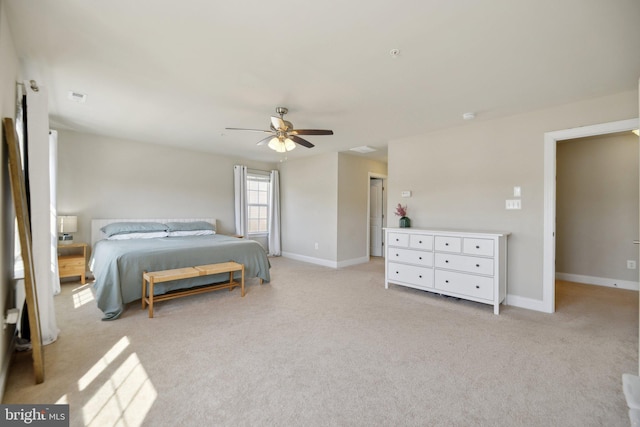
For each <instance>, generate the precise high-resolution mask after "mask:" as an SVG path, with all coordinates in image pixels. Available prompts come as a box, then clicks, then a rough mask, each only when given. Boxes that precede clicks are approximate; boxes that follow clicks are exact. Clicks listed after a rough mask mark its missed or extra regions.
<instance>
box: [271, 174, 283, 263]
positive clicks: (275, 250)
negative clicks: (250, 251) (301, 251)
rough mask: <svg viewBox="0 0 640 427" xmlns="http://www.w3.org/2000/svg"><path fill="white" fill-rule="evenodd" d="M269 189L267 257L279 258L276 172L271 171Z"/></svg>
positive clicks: (278, 190) (278, 204) (280, 251)
mask: <svg viewBox="0 0 640 427" xmlns="http://www.w3.org/2000/svg"><path fill="white" fill-rule="evenodd" d="M269 189H270V194H269V255H271V256H280V255H282V249H281V247H280V246H281V244H280V243H281V241H280V172H279V171H277V170H272V171H271V185H270V186H269Z"/></svg>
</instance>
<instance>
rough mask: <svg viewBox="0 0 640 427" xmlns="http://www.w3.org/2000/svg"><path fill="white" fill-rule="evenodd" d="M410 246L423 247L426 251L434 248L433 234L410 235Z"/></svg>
mask: <svg viewBox="0 0 640 427" xmlns="http://www.w3.org/2000/svg"><path fill="white" fill-rule="evenodd" d="M409 247H410V248H415V249H422V250H424V251H432V250H433V236H427V235H423V234H412V235H410V236H409Z"/></svg>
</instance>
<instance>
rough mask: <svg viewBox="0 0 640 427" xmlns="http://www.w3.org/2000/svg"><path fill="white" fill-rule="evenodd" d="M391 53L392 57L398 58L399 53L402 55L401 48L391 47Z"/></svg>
mask: <svg viewBox="0 0 640 427" xmlns="http://www.w3.org/2000/svg"><path fill="white" fill-rule="evenodd" d="M389 55H391V57H392V58H397V57H398V55H400V49H391V51H390V52H389Z"/></svg>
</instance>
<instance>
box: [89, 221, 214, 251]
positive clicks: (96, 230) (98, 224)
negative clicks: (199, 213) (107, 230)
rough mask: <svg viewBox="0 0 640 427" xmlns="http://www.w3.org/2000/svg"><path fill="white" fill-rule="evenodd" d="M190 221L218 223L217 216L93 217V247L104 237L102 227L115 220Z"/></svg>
mask: <svg viewBox="0 0 640 427" xmlns="http://www.w3.org/2000/svg"><path fill="white" fill-rule="evenodd" d="M190 221H207V222H210V223H211V224H213V225H217V224H216V219H215V218H161V219H158V218H152V219H147V218H135V219H121V218H115V219H92V220H91V247H92V248H93V245H95V244H96V242H97V241H98V240H102V239H104V237H105V236H104V233H102V231H100V229H101V228H102V227H104V226H105V225H108V224H113V223H114V222H162V223H166V222H190Z"/></svg>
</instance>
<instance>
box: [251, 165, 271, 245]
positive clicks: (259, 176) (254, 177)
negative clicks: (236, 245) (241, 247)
mask: <svg viewBox="0 0 640 427" xmlns="http://www.w3.org/2000/svg"><path fill="white" fill-rule="evenodd" d="M252 181H253V182H261V183H266V184H267V189H266V194H265V196H266V203H251V196H250V192H251V191H254V190H251V189H250V187H251V185H250V184H249V183H250V182H252ZM270 191H271V176H270V174H269V172H266V171H259V170H251V169H249V170H247V235H250V236H266V235H268V234H269V204H270V203H271V201H270V197H269V193H270ZM252 206H258V207H264V209H266V216H265V217H264V220H265V224H266V228H265V229H264V231H262V230H260V231H250V230H251V225H250V224H251V221H252V219H254V220H255V219H256V218H253V217H252V216H251V207H252ZM258 219H263V218H261V217H258Z"/></svg>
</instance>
